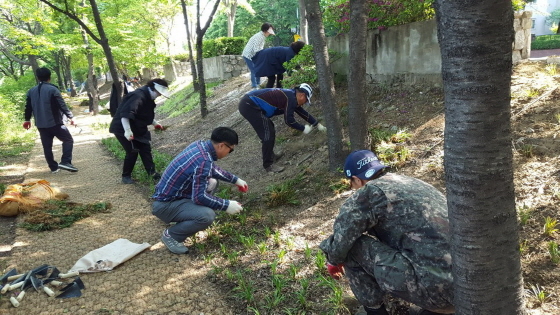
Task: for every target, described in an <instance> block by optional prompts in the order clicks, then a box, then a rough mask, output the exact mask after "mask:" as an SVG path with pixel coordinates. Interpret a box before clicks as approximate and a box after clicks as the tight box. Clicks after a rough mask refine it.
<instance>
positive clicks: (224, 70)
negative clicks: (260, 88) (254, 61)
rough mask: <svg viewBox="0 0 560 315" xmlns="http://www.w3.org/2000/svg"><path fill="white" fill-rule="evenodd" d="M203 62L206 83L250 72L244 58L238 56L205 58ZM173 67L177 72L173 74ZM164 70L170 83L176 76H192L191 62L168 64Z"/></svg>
mask: <svg viewBox="0 0 560 315" xmlns="http://www.w3.org/2000/svg"><path fill="white" fill-rule="evenodd" d="M202 62H203V66H204V79H205V80H206V81H219V80H227V79H229V78H232V77H237V76H240V75H241V74H242V73H245V72H248V71H249V69H247V64H246V63H245V60H243V57H242V56H238V55H224V56H217V57H212V58H204V59H203V61H202ZM173 67H175V72H173ZM163 69H164V72H165V78H166V80H169V81H173V80H175V79H176V76H177V77H186V76H190V75H191V65H190V63H189V62H175V63H173V65H171V64H166V65H165V66H164V67H163ZM175 74H176V76H175Z"/></svg>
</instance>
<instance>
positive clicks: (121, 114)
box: [109, 78, 169, 184]
mask: <svg viewBox="0 0 560 315" xmlns="http://www.w3.org/2000/svg"><path fill="white" fill-rule="evenodd" d="M160 95H163V96H164V97H167V98H169V91H168V84H167V81H165V80H163V79H159V78H158V79H153V80H150V81H148V83H147V84H146V85H145V86H143V87H141V88H139V89H137V90H134V91H133V92H130V93H128V94H127V95H126V96H125V97H124V99H123V101H122V103H121V105H119V107H118V108H117V111H116V113H115V116H114V117H113V120H112V121H111V126H110V127H109V132H111V133H113V134H114V135H115V137H116V138H117V140H119V142H120V144H121V145H122V147H123V149H124V151H125V152H126V156H125V158H124V164H123V171H122V182H123V184H133V183H134V181H133V180H132V170H133V169H134V164H136V160H137V159H138V154H140V158H141V159H142V163H143V164H144V168H145V169H146V172H147V173H148V175H150V176H151V177H152V178H153V179H154V180H159V178H160V177H161V176H160V175H159V174H158V173H157V172H156V169H155V164H154V160H153V158H152V146H151V145H150V141H151V140H152V136H151V134H150V131H149V130H148V126H149V125H154V128H155V129H156V130H163V129H164V128H163V126H162V125H160V124H159V123H158V122H157V121H156V120H155V119H154V118H155V112H154V110H155V108H156V103H155V102H154V100H155V99H156V98H157V97H158V96H160Z"/></svg>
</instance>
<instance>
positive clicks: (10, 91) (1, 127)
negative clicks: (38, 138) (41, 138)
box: [0, 73, 35, 157]
mask: <svg viewBox="0 0 560 315" xmlns="http://www.w3.org/2000/svg"><path fill="white" fill-rule="evenodd" d="M34 85H35V77H34V76H33V75H32V74H31V73H29V74H27V75H25V76H22V77H20V79H19V80H17V81H16V80H14V79H13V78H10V77H4V78H3V82H2V84H0V146H2V150H0V157H8V156H15V155H19V154H21V153H24V152H29V151H31V149H32V148H33V143H34V142H33V141H34V140H35V132H33V131H34V130H35V128H33V129H31V131H26V130H25V129H23V128H22V126H21V125H22V123H23V121H24V115H23V113H24V108H25V97H26V93H27V90H28V89H30V88H31V87H33V86H34Z"/></svg>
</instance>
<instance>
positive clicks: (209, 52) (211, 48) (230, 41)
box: [202, 37, 247, 58]
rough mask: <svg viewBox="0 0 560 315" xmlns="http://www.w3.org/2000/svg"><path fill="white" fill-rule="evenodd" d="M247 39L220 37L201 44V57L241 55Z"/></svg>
mask: <svg viewBox="0 0 560 315" xmlns="http://www.w3.org/2000/svg"><path fill="white" fill-rule="evenodd" d="M246 42H247V38H245V37H220V38H216V39H209V40H205V41H204V42H202V47H203V49H202V57H203V58H210V57H215V56H221V55H241V53H242V52H243V48H244V47H245V43H246Z"/></svg>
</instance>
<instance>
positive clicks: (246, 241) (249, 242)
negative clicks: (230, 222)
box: [239, 234, 255, 249]
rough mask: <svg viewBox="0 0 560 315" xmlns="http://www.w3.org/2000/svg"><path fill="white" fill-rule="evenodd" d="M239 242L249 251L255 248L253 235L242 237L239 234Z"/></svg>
mask: <svg viewBox="0 0 560 315" xmlns="http://www.w3.org/2000/svg"><path fill="white" fill-rule="evenodd" d="M239 241H240V242H241V244H243V245H244V246H245V248H247V249H251V248H253V247H255V237H254V236H253V235H248V236H244V235H241V234H239Z"/></svg>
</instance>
